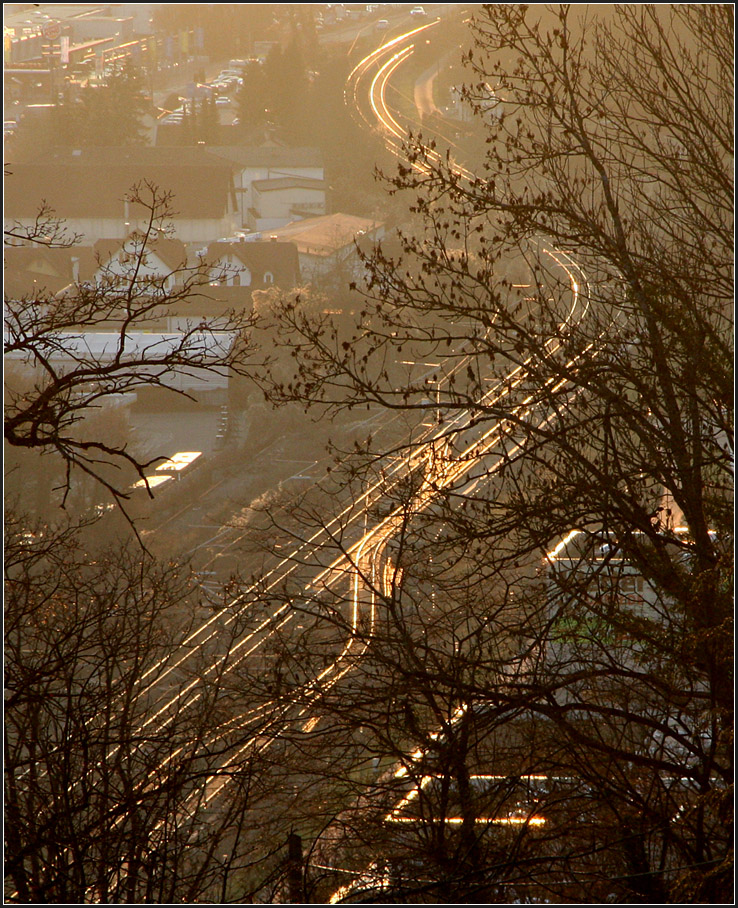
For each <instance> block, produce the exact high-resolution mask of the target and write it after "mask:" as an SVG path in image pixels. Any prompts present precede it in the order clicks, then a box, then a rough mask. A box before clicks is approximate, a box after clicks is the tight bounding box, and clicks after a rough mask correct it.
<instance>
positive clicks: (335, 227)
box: [270, 214, 384, 282]
mask: <svg viewBox="0 0 738 908" xmlns="http://www.w3.org/2000/svg"><path fill="white" fill-rule="evenodd" d="M270 236H272V237H274V238H275V239H277V240H278V241H279V240H289V241H291V242H293V243H294V244H295V245H296V246H297V251H298V254H299V261H300V274H301V275H302V277H303V279H306V280H315V279H316V278H321V277H322V278H325V277H328V276H333V277H338V278H340V279H345V280H346V281H347V282H348V281H354V280H360V279H361V277H362V276H363V274H364V267H363V265H362V264H361V262H360V260H359V257H358V255H357V249H356V247H357V243H361V244H363V245H366V244H367V243H374V242H376V241H377V240H380V239H381V238H382V237H383V236H384V225H383V224H382V223H380V222H378V221H374V220H370V219H368V218H360V217H356V216H354V215H350V214H326V215H322V216H321V217H315V218H305V219H303V220H300V221H293V222H292V223H291V224H287V225H285V226H284V227H279V228H276V229H275V230H272V231H270Z"/></svg>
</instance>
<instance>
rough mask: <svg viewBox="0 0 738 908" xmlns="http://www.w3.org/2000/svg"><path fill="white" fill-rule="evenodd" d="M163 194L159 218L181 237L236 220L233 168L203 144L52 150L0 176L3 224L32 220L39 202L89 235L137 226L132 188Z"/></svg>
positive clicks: (142, 213) (141, 210)
mask: <svg viewBox="0 0 738 908" xmlns="http://www.w3.org/2000/svg"><path fill="white" fill-rule="evenodd" d="M136 185H138V186H141V187H142V195H143V197H144V199H145V198H146V197H149V196H150V192H149V190H148V189H147V188H146V186H147V185H150V186H154V187H156V188H157V189H158V191H159V192H161V193H169V194H171V201H170V208H171V213H170V215H169V216H168V218H167V220H168V221H169V222H170V223H171V225H172V226H173V228H174V234H175V235H176V237H177V238H178V239H180V240H182V241H183V242H191V243H203V242H208V241H209V240H212V239H214V238H217V237H221V236H229V235H231V234H233V233H234V231H235V230H236V228H237V227H238V226H239V225H240V217H239V215H238V212H237V206H236V195H235V186H234V168H233V166H232V165H231V164H229V163H228V162H227V161H225V160H223V159H221V158H215V157H213V156H211V155H209V154H208V153H207V152H206V151H205V150H204V149H202V148H200V147H198V146H193V147H192V148H167V147H166V146H155V147H147V146H130V147H125V148H117V147H116V148H105V147H98V148H85V149H56V150H55V151H54V152H52V154H51V155H49V156H46V157H45V158H44V159H43V160H39V161H35V162H33V163H28V164H12V166H11V168H10V173H9V175H8V176H7V177H6V180H5V219H6V224H13V223H14V222H15V223H18V224H21V225H24V226H26V225H27V226H31V225H33V223H34V221H35V218H36V214H37V212H38V209H39V206H40V204H41V202H42V201H45V202H46V203H47V205H49V206H50V207H51V208H52V209H53V210H54V213H55V216H56V217H59V218H62V219H64V220H65V221H66V223H67V226H68V229H69V230H70V231H71V232H73V233H77V234H80V235H82V236H83V237H86V238H87V239H88V240H89V241H92V242H94V241H95V240H98V239H102V238H106V237H107V238H113V239H123V238H124V237H126V236H129V235H130V233H131V232H132V231H134V230H145V229H146V227H147V223H148V216H149V212H148V210H147V209H146V208H145V207H144V206H143V205H138V204H134V203H132V202H130V201H128V200H127V199H128V197H129V196H130V192H131V189H132V187H134V186H136Z"/></svg>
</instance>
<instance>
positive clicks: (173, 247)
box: [92, 231, 187, 292]
mask: <svg viewBox="0 0 738 908" xmlns="http://www.w3.org/2000/svg"><path fill="white" fill-rule="evenodd" d="M144 243H145V244H146V248H145V250H144V249H143V245H144ZM92 249H93V254H94V256H95V263H96V267H95V271H94V273H93V275H92V280H93V281H94V282H95V283H96V284H105V283H113V282H115V280H116V279H121V280H127V279H129V277H130V275H131V269H132V266H133V265H135V266H136V270H137V275H138V280H139V283H140V285H141V286H142V287H143V286H146V285H151V286H158V287H161V289H162V290H164V291H165V292H169V291H170V290H172V289H173V288H174V287H175V285H176V284H178V283H181V280H180V279H179V278H180V276H181V274H182V272H183V270H184V269H186V268H187V250H186V247H185V244H184V243H183V242H182V241H181V240H178V239H172V238H170V237H166V236H163V237H162V236H156V237H154V238H151V237H149V238H148V240H146V239H145V237H144V234H142V233H139V232H138V231H134V232H133V233H131V234H130V235H129V236H127V237H126V238H125V239H124V240H111V239H102V240H98V241H97V242H96V243H95V244H94V246H93V247H92Z"/></svg>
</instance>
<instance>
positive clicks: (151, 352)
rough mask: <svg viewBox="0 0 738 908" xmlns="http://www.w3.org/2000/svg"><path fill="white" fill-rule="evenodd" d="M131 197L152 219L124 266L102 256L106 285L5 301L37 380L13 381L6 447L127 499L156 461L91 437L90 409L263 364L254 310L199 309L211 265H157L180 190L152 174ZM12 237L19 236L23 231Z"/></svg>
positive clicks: (19, 350) (133, 241)
mask: <svg viewBox="0 0 738 908" xmlns="http://www.w3.org/2000/svg"><path fill="white" fill-rule="evenodd" d="M128 203H129V205H130V206H131V210H132V211H136V212H137V213H138V215H140V220H141V221H142V222H143V225H144V226H143V228H142V229H141V230H140V231H138V232H137V233H136V234H135V235H134V236H132V237H129V238H128V239H127V240H126V241H125V244H124V253H123V255H124V257H125V258H126V260H127V261H126V262H125V263H124V264H121V258H122V257H119V258H118V259H114V260H113V261H112V262H110V263H106V262H101V263H100V274H99V279H98V280H95V281H89V282H82V283H75V284H73V285H71V286H70V287H69V288H67V289H66V290H65V291H62V292H61V293H59V294H57V295H56V296H55V297H53V298H49V297H47V296H46V295H31V296H28V297H24V298H22V299H6V300H5V309H6V312H5V355H6V357H7V358H8V359H9V360H19V361H21V362H23V363H25V364H27V365H28V366H29V367H32V368H33V369H34V380H33V383H32V385H31V386H29V385H28V383H26V384H25V385H24V386H22V387H19V388H15V387H12V386H11V387H7V388H6V405H5V440H6V442H7V443H8V444H10V445H12V446H15V447H18V448H25V449H35V450H44V451H54V452H56V453H57V454H59V455H60V456H61V459H62V461H63V463H64V464H65V467H66V480H65V483H64V487H65V489H66V491H67V492H68V491H69V487H70V481H71V474H72V471H73V470H79V471H81V472H82V473H84V474H87V475H89V476H92V477H93V478H95V479H96V480H97V481H98V482H100V483H101V484H102V486H104V487H105V488H106V489H107V490H108V492H109V493H110V494H111V495H112V496H113V497H114V499H115V500H116V501H117V503H118V504H119V505H122V504H124V503H125V499H126V498H127V496H128V494H129V487H130V484H131V483H130V481H128V477H130V476H131V474H132V475H133V477H134V478H138V477H140V478H144V475H145V474H144V469H145V467H146V466H147V465H148V464H146V463H143V462H141V461H140V460H139V459H138V458H137V457H136V456H135V455H134V454H132V453H131V452H130V451H129V450H128V448H127V447H126V446H125V445H120V444H114V443H110V442H109V441H107V440H105V439H101V438H94V437H89V436H88V435H87V434H86V433H85V428H84V422H83V416H84V414H85V413H89V412H90V410H92V409H95V408H98V407H100V406H101V405H102V404H104V402H105V401H106V399H108V398H110V397H111V396H113V395H118V394H122V393H126V392H130V391H136V390H140V389H142V388H164V389H168V390H171V391H172V393H175V394H180V395H184V396H186V397H190V396H191V395H190V394H189V393H188V392H187V391H185V390H183V389H182V388H181V386H180V385H178V383H177V379H178V378H181V377H182V376H188V375H192V374H197V373H203V374H208V373H211V374H216V375H226V374H229V373H230V374H239V375H240V374H245V373H247V372H248V370H249V368H250V366H251V364H252V363H253V362H254V359H255V357H254V350H253V347H252V345H251V343H250V340H249V331H250V328H251V326H252V318H251V313H250V312H248V311H245V310H244V311H239V312H236V311H229V312H224V313H223V314H222V317H220V318H218V319H217V320H213V319H209V320H203V319H202V318H201V317H200V316H199V314H198V302H199V303H202V302H205V301H206V300H207V299H208V287H209V284H210V281H211V275H209V274H208V273H206V271H205V270H204V269H200V268H191V267H188V265H187V263H186V262H184V261H183V262H182V263H181V265H180V266H178V267H176V268H175V269H174V270H172V271H171V273H169V274H167V275H163V276H162V275H156V274H152V272H151V271H150V270H148V269H147V268H146V265H147V262H148V257H149V255H150V254H151V245H152V243H153V242H154V241H155V239H156V238H162V237H167V236H169V235H170V234H171V224H170V218H171V214H172V199H171V196H170V194H168V193H165V192H162V191H160V190H159V189H158V188H157V187H156V186H154V185H152V184H150V183H147V182H146V181H144V182H143V183H141V184H139V185H137V186H136V187H134V188H133V189H132V191H131V193H130V194H129V196H128ZM47 227H49V228H50V229H51V235H50V236H51V238H50V239H49V242H50V243H52V244H56V243H57V242H58V237H59V230H60V229H61V225H60V224H59V222H58V221H55V220H53V219H50V214H49V212H48V211H46V210H45V209H43V208H42V214H41V215H40V221H39V222H38V223H37V225H36V227H35V228H33V229H32V230H31V234H33V236H32V237H30V238H32V239H34V240H35V241H37V242H38V241H40V239H39V238H40V237H41V236H45V235H46V234H47V233H48V231H47ZM19 230H20V228H19ZM11 233H12V234H13V236H16V237H17V236H19V231H18V230H11ZM20 233H22V231H20ZM26 238H29V237H28V236H27V237H26ZM44 241H45V240H44ZM188 312H190V313H192V317H191V319H190V321H189V322H184V323H185V324H186V327H185V328H184V329H183V330H180V331H177V332H169V333H166V332H165V333H164V334H163V335H162V336H161V337H158V338H157V339H155V341H153V342H148V343H147V342H146V341H145V338H143V337H141V336H139V337H136V336H135V334H136V332H137V331H140V330H141V329H142V328H145V327H146V325H147V324H149V325H150V324H151V323H152V321H153V320H157V321H158V322H159V323H161V322H162V320H164V323H166V322H165V320H166V317H167V316H168V315H170V314H176V315H178V316H180V318H181V317H183V316H184V317H185V318H186V315H187V313H188ZM88 332H93V333H92V334H88ZM94 332H104V333H105V336H106V338H107V341H106V346H105V347H104V348H102V349H96V348H94V347H93V344H92V341H93V339H94V337H95V334H94ZM124 468H125V469H124ZM111 469H112V472H111ZM116 470H117V471H118V474H119V476H120V477H121V478H117V477H116V475H115V471H116Z"/></svg>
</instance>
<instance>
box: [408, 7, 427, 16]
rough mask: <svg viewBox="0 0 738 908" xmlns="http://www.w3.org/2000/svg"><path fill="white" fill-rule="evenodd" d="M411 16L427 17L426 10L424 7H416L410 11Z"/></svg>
mask: <svg viewBox="0 0 738 908" xmlns="http://www.w3.org/2000/svg"><path fill="white" fill-rule="evenodd" d="M410 15H411V16H424V15H425V10H424V9H423V7H422V6H414V7H413V8H412V9H411V10H410Z"/></svg>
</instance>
